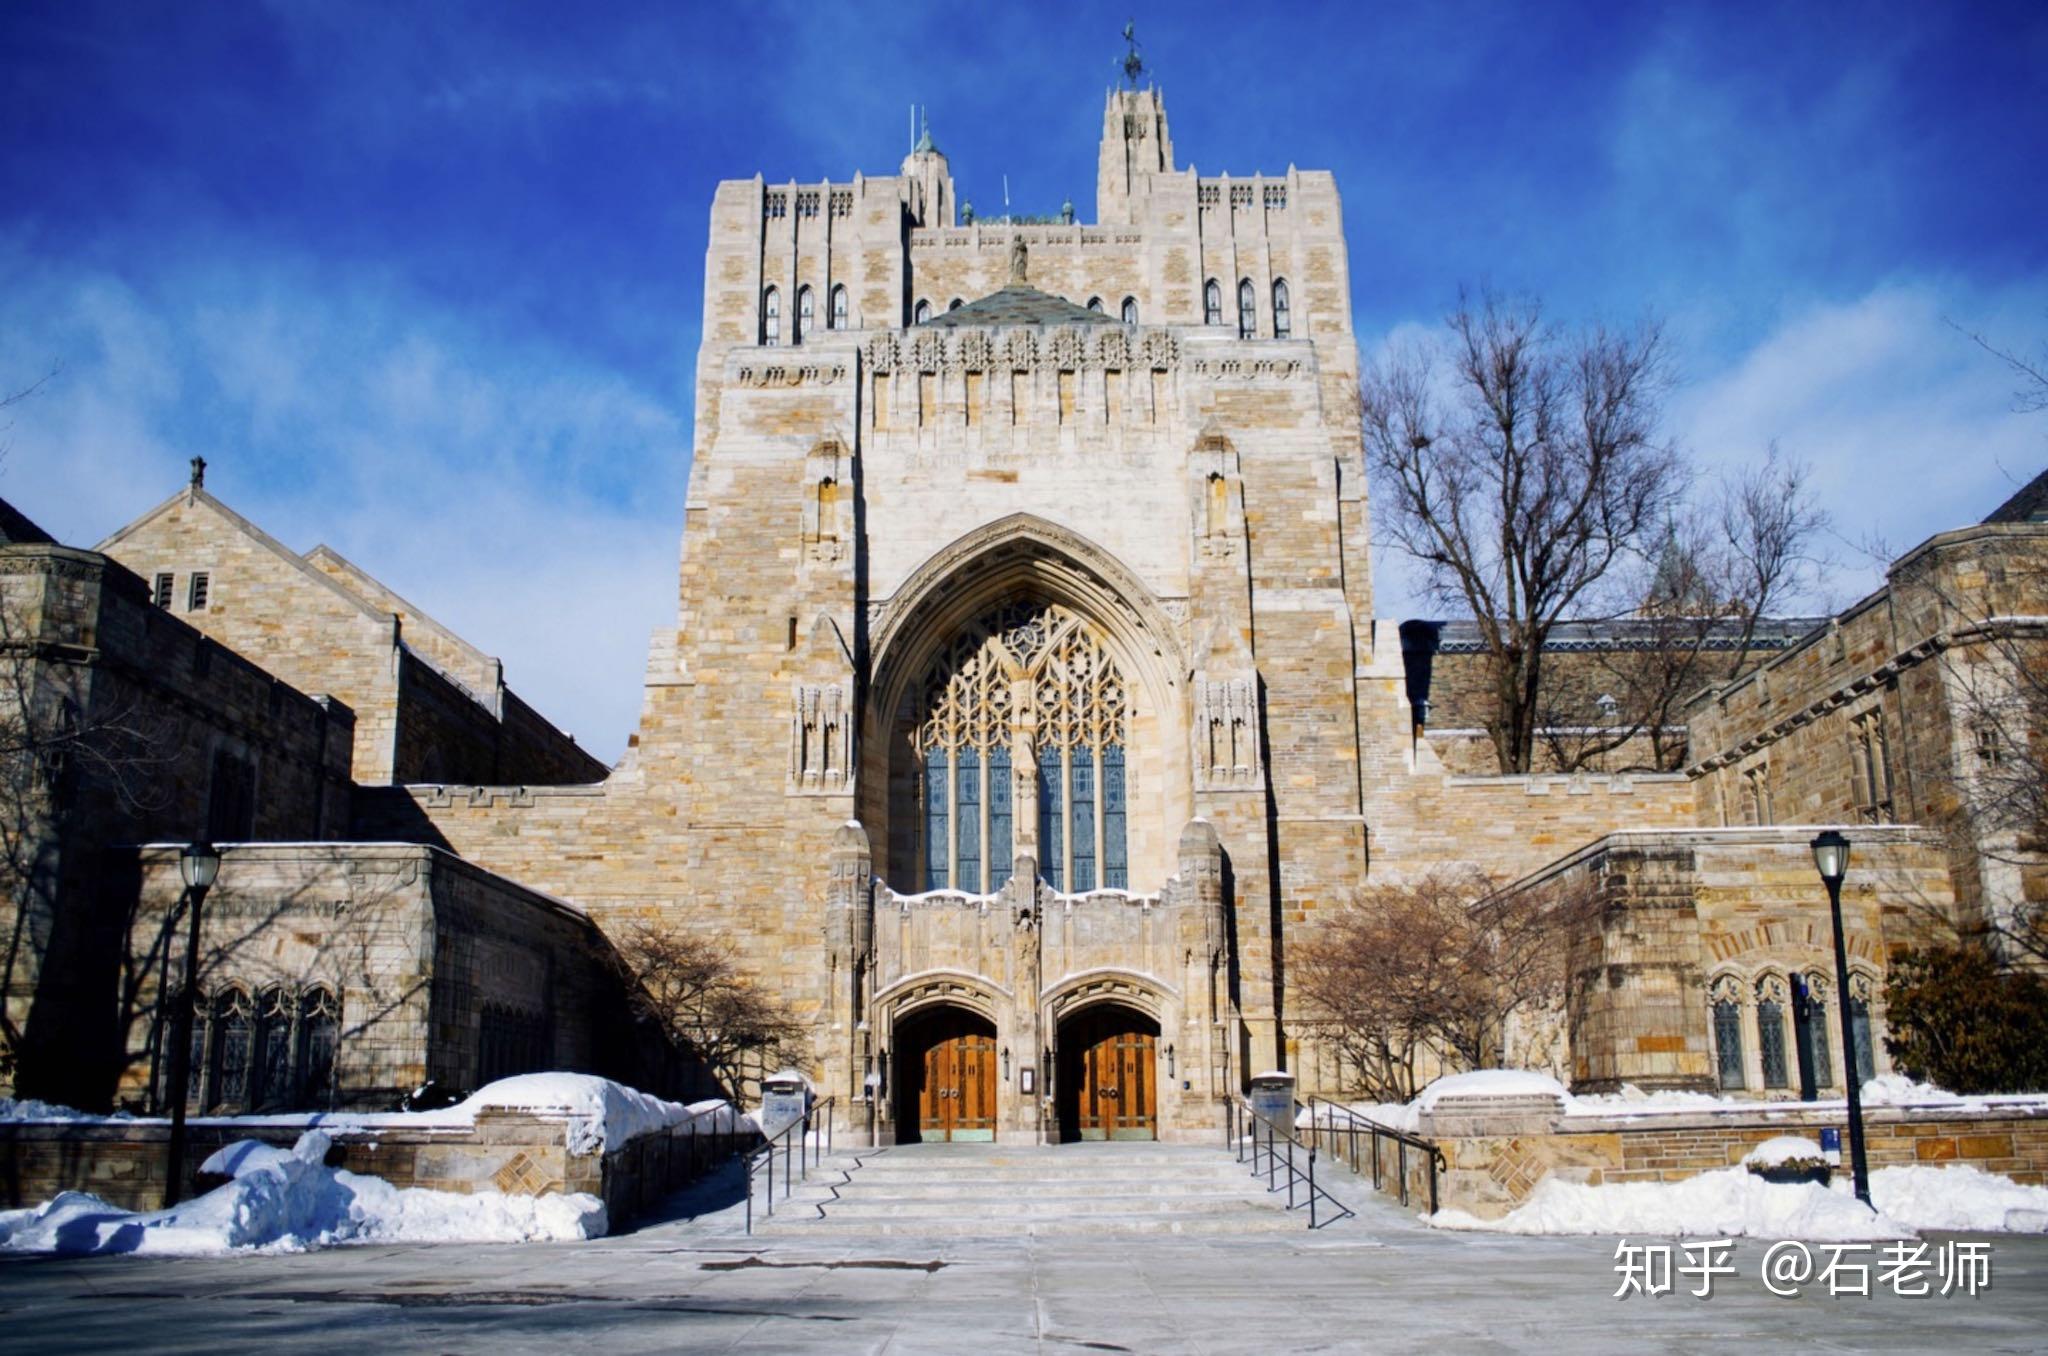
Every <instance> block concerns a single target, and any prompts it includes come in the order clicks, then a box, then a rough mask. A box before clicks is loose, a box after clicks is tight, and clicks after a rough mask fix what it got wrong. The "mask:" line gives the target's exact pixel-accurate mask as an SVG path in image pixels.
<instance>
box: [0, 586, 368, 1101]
mask: <svg viewBox="0 0 2048 1356" xmlns="http://www.w3.org/2000/svg"><path fill="white" fill-rule="evenodd" d="M0 625H4V627H5V630H6V644H5V646H4V647H0V663H4V664H5V665H6V666H7V670H8V676H9V680H10V681H9V682H8V683H7V684H6V686H5V693H4V698H0V702H4V706H5V709H4V710H0V723H5V724H6V725H7V726H8V727H9V728H10V729H13V730H15V731H17V732H18V733H19V734H21V735H24V736H27V738H26V739H25V740H24V741H20V742H16V743H15V745H14V749H15V751H14V752H13V753H12V754H11V755H10V758H11V761H10V763H9V769H10V770H9V771H8V773H7V776H8V779H9V782H8V785H9V788H10V789H9V790H8V792H7V795H6V797H5V799H6V802H7V806H8V808H7V811H6V813H5V815H4V823H0V835H4V836H5V839H6V845H7V851H6V853H5V863H6V865H5V867H4V872H5V874H6V877H7V878H6V880H5V882H4V884H5V888H4V889H0V900H4V903H0V927H4V928H5V930H6V935H7V936H8V937H10V938H12V939H14V940H13V942H12V943H11V944H10V946H9V947H8V949H7V956H8V964H7V967H6V971H5V973H4V976H0V984H4V990H5V1001H6V1004H7V1007H8V1016H9V1019H10V1021H11V1022H12V1023H13V1024H14V1025H15V1028H16V1029H17V1030H19V1031H21V1032H23V1036H22V1039H21V1044H20V1046H19V1047H18V1048H17V1051H16V1053H17V1054H18V1056H19V1058H20V1061H21V1063H20V1067H19V1069H18V1071H17V1075H16V1077H17V1080H18V1081H17V1086H18V1087H20V1088H21V1089H22V1090H23V1091H24V1092H27V1093H31V1094H32V1095H36V1096H40V1097H44V1098H47V1099H49V1100H54V1101H62V1102H66V1103H68V1104H74V1105H81V1106H86V1107H95V1106H99V1107H104V1106H106V1105H107V1103H108V1099H109V1098H110V1097H111V1096H112V1094H113V1091H114V1088H115V1085H116V1082H117V1080H118V1078H119V1076H120V1068H121V1066H120V1061H119V1058H118V1053H117V1052H118V1051H119V1050H120V1048H121V1037H120V1030H121V1028H122V1026H123V1025H124V1024H125V1023H127V1022H129V1021H132V1020H133V1019H134V1016H135V1012H136V1005H137V1003H138V1002H140V1001H141V1000H140V999H139V996H138V992H137V984H138V982H139V977H140V974H141V972H143V971H146V970H148V969H149V968H150V966H151V965H153V964H154V962H155V960H156V959H159V958H160V956H161V939H148V938H142V937H140V936H139V935H138V934H136V933H135V932H133V931H132V930H131V923H132V909H133V905H134V898H135V895H134V892H135V888H136V879H135V874H134V870H133V865H132V853H127V852H126V851H125V849H124V847H123V845H125V844H130V843H134V842H136V841H139V840H146V839H151V838H157V839H174V840H177V841H180V842H185V841H190V840H192V839H194V838H202V837H207V836H213V837H218V838H223V839H241V838H247V837H251V836H258V837H274V838H294V839H319V838H326V837H335V836H339V835H340V834H341V833H342V832H343V831H344V830H345V827H346V824H347V816H348V813H349V810H348V801H349V771H350V767H349V758H350V747H351V742H352V724H353V715H352V713H351V712H350V710H349V709H348V708H347V707H345V706H343V705H341V704H340V703H339V702H336V701H332V700H324V699H322V700H316V699H314V698H311V697H308V696H307V695H306V694H305V693H303V692H300V691H297V690H295V689H293V688H291V687H289V686H287V685H286V684H285V683H283V682H281V681H280V680H278V679H277V678H275V677H273V676H272V675H270V674H268V673H266V672H264V671H263V670H261V669H259V668H257V667H256V666H255V665H254V664H251V663H250V662H249V661H248V660H246V659H244V658H242V657H241V656H239V655H237V654H235V653H234V652H233V651H231V650H227V649H224V648H222V647H221V646H220V645H219V644H217V643H216V642H214V641H213V640H212V639H211V638H209V637H207V636H206V635H204V634H202V633H201V632H199V631H197V630H194V629H193V628H192V627H190V626H188V625H186V624H185V623H184V621H182V620H181V619H180V618H179V617H176V616H173V615H171V614H170V613H168V612H166V611H164V610H163V609H161V608H158V607H156V606H154V605H153V603H152V602H151V598H150V592H149V586H148V585H147V584H146V583H145V582H144V581H143V580H141V579H139V578H137V577H136V576H134V575H132V574H130V573H129V572H128V571H127V570H125V569H123V568H122V567H121V566H119V565H118V564H116V563H114V562H113V561H111V560H109V559H107V558H106V557H105V556H102V555H99V554H96V553H94V552H89V551H77V550H71V549H69V548H65V547H61V546H52V545H22V546H10V547H6V548H4V549H0ZM67 732H68V733H67ZM72 738H76V739H77V740H78V741H80V746H79V747H71V746H70V744H68V743H66V742H64V741H65V740H67V739H72ZM34 748H40V749H41V750H42V752H41V753H40V754H38V753H34V752H32V751H31V750H32V749H34ZM131 942H133V943H136V944H137V946H136V949H133V950H130V949H128V946H129V943H131ZM46 981H47V982H46Z"/></svg>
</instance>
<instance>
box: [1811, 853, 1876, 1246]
mask: <svg viewBox="0 0 2048 1356" xmlns="http://www.w3.org/2000/svg"><path fill="white" fill-rule="evenodd" d="M1813 864H1814V866H1815V868H1817V869H1818V870H1819V871H1820V878H1821V880H1822V881H1823V882H1824V883H1825V884H1826V885H1827V887H1828V914H1829V917H1830V919H1831V921H1832V922H1833V923H1834V928H1835V1009H1836V1011H1838V1012H1839V1013H1841V1016H1842V1087H1843V1089H1844V1090H1845V1091H1846V1092H1847V1093H1848V1094H1849V1171H1850V1173H1851V1174H1852V1175H1853V1178H1854V1180H1855V1183H1856V1199H1857V1200H1859V1201H1861V1202H1863V1203H1864V1204H1865V1205H1870V1164H1869V1163H1868V1162H1867V1161H1866V1160H1865V1159H1864V1157H1863V1090H1862V1089H1861V1088H1859V1087H1857V1086H1856V1028H1855V1025H1854V1023H1852V1022H1851V1021H1850V1020H1849V948H1848V944H1847V943H1846V942H1844V941H1843V939H1842V877H1844V876H1846V875H1848V874H1849V840H1848V839H1847V838H1844V837H1843V836H1842V835H1841V834H1839V833H1837V832H1835V830H1833V829H1826V830H1823V831H1822V832H1821V834H1820V835H1819V836H1818V837H1816V838H1815V839H1814V840H1813ZM1871 1208H1872V1209H1873V1210H1874V1209H1876V1208H1877V1207H1875V1206H1871Z"/></svg>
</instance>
